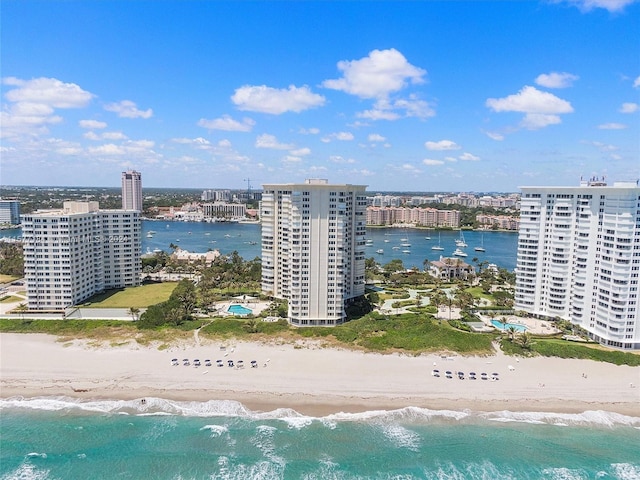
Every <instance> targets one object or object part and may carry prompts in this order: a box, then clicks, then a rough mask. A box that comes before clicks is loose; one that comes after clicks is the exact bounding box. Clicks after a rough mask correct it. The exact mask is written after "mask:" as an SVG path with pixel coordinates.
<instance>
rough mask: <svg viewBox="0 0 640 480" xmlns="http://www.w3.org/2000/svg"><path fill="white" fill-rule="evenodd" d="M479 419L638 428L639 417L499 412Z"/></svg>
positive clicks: (586, 412) (609, 413)
mask: <svg viewBox="0 0 640 480" xmlns="http://www.w3.org/2000/svg"><path fill="white" fill-rule="evenodd" d="M480 417H483V418H485V419H487V420H491V421H497V422H521V423H542V424H549V425H556V426H570V425H572V426H588V425H596V426H603V427H614V426H623V425H626V426H630V427H638V426H640V418H639V417H630V416H628V415H622V414H619V413H614V412H605V411H602V410H587V411H585V412H582V413H551V412H511V411H508V410H504V411H501V412H487V413H482V414H480Z"/></svg>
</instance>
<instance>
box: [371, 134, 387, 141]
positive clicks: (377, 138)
mask: <svg viewBox="0 0 640 480" xmlns="http://www.w3.org/2000/svg"><path fill="white" fill-rule="evenodd" d="M367 140H369V141H370V142H384V141H386V140H387V139H386V138H385V137H383V136H382V135H380V134H379V133H371V134H369V136H368V137H367Z"/></svg>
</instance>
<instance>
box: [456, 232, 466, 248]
mask: <svg viewBox="0 0 640 480" xmlns="http://www.w3.org/2000/svg"><path fill="white" fill-rule="evenodd" d="M456 246H458V247H466V246H467V243H466V242H465V241H464V235H463V233H462V230H460V238H458V239H456Z"/></svg>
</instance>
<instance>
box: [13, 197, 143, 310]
mask: <svg viewBox="0 0 640 480" xmlns="http://www.w3.org/2000/svg"><path fill="white" fill-rule="evenodd" d="M140 230H141V222H140V212H139V211H138V210H100V208H99V205H98V202H64V206H63V208H62V209H57V210H37V211H36V212H33V213H30V214H27V215H23V216H22V234H23V242H24V271H25V281H26V286H27V298H28V307H29V310H46V311H64V309H65V308H67V307H70V306H72V305H76V304H78V303H80V302H82V301H84V300H86V299H87V298H89V297H91V296H92V295H95V294H96V293H99V292H102V291H104V290H108V289H112V288H122V287H129V286H135V285H139V284H140V272H141V262H140V250H141V238H140Z"/></svg>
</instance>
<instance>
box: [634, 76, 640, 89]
mask: <svg viewBox="0 0 640 480" xmlns="http://www.w3.org/2000/svg"><path fill="white" fill-rule="evenodd" d="M638 87H640V75H638V76H637V77H636V79H635V80H634V81H633V88H638Z"/></svg>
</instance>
